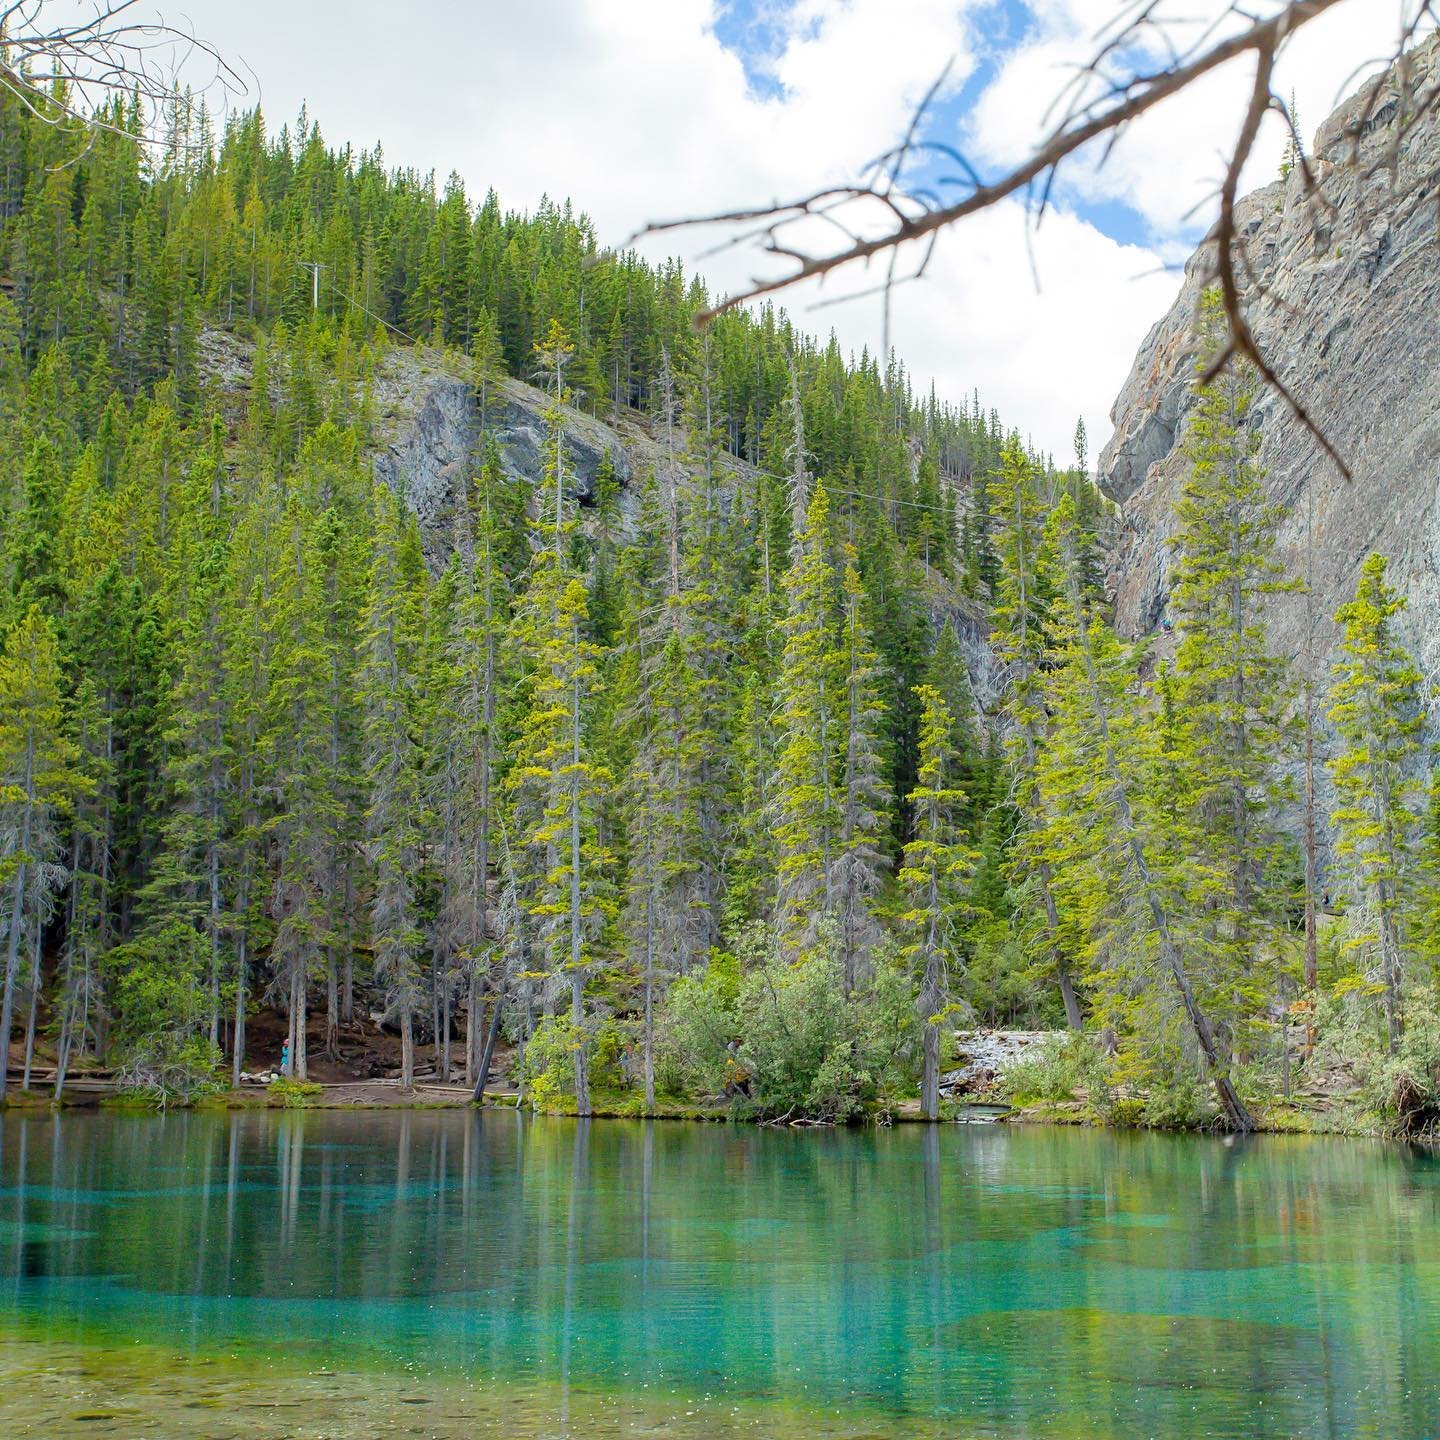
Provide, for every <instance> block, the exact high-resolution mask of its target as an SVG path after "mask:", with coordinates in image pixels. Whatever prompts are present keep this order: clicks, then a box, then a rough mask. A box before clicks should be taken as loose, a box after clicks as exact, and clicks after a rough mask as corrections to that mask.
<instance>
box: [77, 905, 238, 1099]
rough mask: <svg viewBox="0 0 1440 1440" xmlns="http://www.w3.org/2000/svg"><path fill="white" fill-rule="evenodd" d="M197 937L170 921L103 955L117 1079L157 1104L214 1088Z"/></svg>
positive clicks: (213, 1050)
mask: <svg viewBox="0 0 1440 1440" xmlns="http://www.w3.org/2000/svg"><path fill="white" fill-rule="evenodd" d="M206 963H207V955H206V950H205V945H204V942H203V939H202V937H201V936H200V935H199V933H198V932H197V931H195V930H194V929H193V928H192V927H190V926H187V925H184V924H183V923H177V924H174V925H170V926H167V927H165V928H164V929H162V930H159V931H156V932H154V933H152V934H150V935H147V936H146V937H144V938H143V939H140V940H136V941H132V942H131V943H129V944H126V945H117V946H116V947H115V948H114V949H113V950H111V951H110V952H109V953H108V955H107V956H106V957H105V968H106V972H107V976H108V979H109V982H110V986H111V994H112V997H113V1005H114V1010H115V1014H116V1017H117V1019H116V1024H115V1035H114V1042H115V1048H116V1054H117V1059H118V1066H117V1069H118V1073H119V1076H120V1080H121V1084H122V1087H123V1088H124V1089H126V1090H133V1091H136V1092H138V1093H140V1094H142V1095H145V1096H147V1097H150V1098H152V1099H153V1100H154V1101H155V1102H156V1103H158V1104H162V1105H164V1104H168V1103H173V1102H179V1103H182V1104H189V1103H191V1102H193V1101H194V1100H195V1099H197V1098H198V1097H199V1096H200V1095H203V1094H205V1093H206V1092H207V1091H209V1090H212V1089H215V1088H218V1083H219V1082H218V1080H217V1078H216V1067H217V1066H218V1065H219V1063H220V1053H219V1050H218V1048H217V1047H216V1046H215V1044H214V1043H213V1042H212V1041H211V1040H210V1039H209V1038H208V1036H207V1035H206V1034H205V1025H206V1021H207V1017H208V1014H209V1003H208V998H207V995H206V992H205V988H204V985H203V976H204V974H205V969H206Z"/></svg>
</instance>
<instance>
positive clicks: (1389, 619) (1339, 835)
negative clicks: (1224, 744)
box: [1329, 555, 1423, 1051]
mask: <svg viewBox="0 0 1440 1440" xmlns="http://www.w3.org/2000/svg"><path fill="white" fill-rule="evenodd" d="M1385 571H1386V565H1385V557H1384V556H1383V555H1370V556H1369V557H1368V558H1367V559H1366V561H1365V563H1364V565H1362V566H1361V569H1360V582H1359V585H1358V586H1357V588H1356V591H1355V598H1354V600H1352V601H1350V602H1349V603H1348V604H1345V605H1342V606H1341V607H1340V608H1339V610H1337V611H1336V612H1335V621H1336V624H1338V625H1340V626H1342V627H1343V629H1344V632H1345V638H1344V641H1343V642H1342V644H1341V650H1342V652H1343V655H1344V658H1343V659H1342V660H1340V661H1339V662H1338V663H1337V664H1336V666H1335V680H1334V683H1333V684H1332V685H1331V688H1330V711H1329V715H1330V721H1331V723H1332V724H1333V725H1334V726H1335V729H1336V730H1337V731H1338V732H1339V735H1340V739H1341V741H1342V743H1343V746H1344V748H1343V749H1342V750H1341V752H1340V754H1339V755H1337V756H1336V757H1335V759H1334V760H1332V761H1331V762H1330V773H1331V775H1332V776H1333V777H1334V780H1335V795H1336V808H1335V811H1334V813H1333V814H1332V815H1331V817H1330V818H1331V823H1332V824H1333V825H1334V826H1335V831H1336V842H1335V854H1336V858H1337V859H1338V860H1340V861H1341V862H1342V863H1343V864H1344V865H1345V867H1346V868H1347V869H1348V871H1349V873H1350V875H1351V878H1352V882H1353V885H1354V888H1355V892H1356V897H1357V899H1359V898H1362V897H1363V900H1364V901H1365V902H1366V903H1368V907H1369V916H1368V921H1369V924H1368V926H1367V927H1366V928H1365V929H1362V931H1361V937H1362V938H1366V939H1373V940H1378V942H1379V948H1380V965H1381V971H1382V974H1383V976H1384V983H1385V1021H1386V1028H1387V1030H1388V1032H1389V1041H1390V1049H1391V1050H1392V1051H1394V1050H1396V1049H1397V1048H1398V1047H1399V1044H1400V1037H1401V1035H1402V1033H1403V1031H1404V1027H1405V1016H1404V987H1405V968H1406V959H1407V950H1408V945H1409V942H1408V939H1407V936H1406V932H1405V907H1406V905H1407V903H1408V902H1409V901H1410V900H1411V899H1412V890H1413V885H1414V881H1415V844H1416V831H1417V829H1418V820H1417V816H1416V813H1415V798H1416V794H1417V791H1418V790H1419V783H1418V781H1417V780H1416V779H1415V778H1414V776H1413V775H1412V774H1411V773H1410V772H1411V767H1412V764H1413V761H1414V758H1415V756H1416V754H1417V751H1418V749H1419V743H1420V741H1419V737H1420V728H1421V724H1422V723H1423V710H1422V707H1421V703H1420V699H1421V687H1422V683H1423V682H1422V678H1421V675H1420V672H1419V670H1418V669H1417V668H1416V667H1415V663H1414V661H1413V660H1411V658H1410V656H1409V654H1408V653H1407V651H1406V649H1405V647H1404V645H1403V644H1402V643H1401V641H1400V639H1399V637H1398V636H1397V635H1396V633H1395V630H1396V626H1395V621H1396V617H1397V616H1398V615H1399V614H1400V613H1401V611H1402V610H1404V608H1405V599H1404V596H1402V595H1399V594H1397V593H1396V592H1395V590H1394V589H1392V588H1391V586H1390V584H1389V582H1388V581H1387V580H1386V575H1385ZM1367 930H1368V932H1369V933H1368V934H1367V933H1366V931H1367Z"/></svg>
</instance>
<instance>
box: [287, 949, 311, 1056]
mask: <svg viewBox="0 0 1440 1440" xmlns="http://www.w3.org/2000/svg"><path fill="white" fill-rule="evenodd" d="M306 988H307V987H306V985H305V971H304V969H303V967H297V968H296V971H295V998H294V1002H293V1004H292V1005H291V1011H292V1013H293V1015H294V1019H295V1040H294V1043H293V1044H292V1045H291V1047H290V1065H291V1068H292V1069H293V1070H294V1073H295V1078H296V1079H297V1080H308V1079H309V1078H310V1054H309V1048H308V1044H307V1040H306V1031H307V1030H308V1029H309V1020H310V1016H309V996H308V995H307V994H306Z"/></svg>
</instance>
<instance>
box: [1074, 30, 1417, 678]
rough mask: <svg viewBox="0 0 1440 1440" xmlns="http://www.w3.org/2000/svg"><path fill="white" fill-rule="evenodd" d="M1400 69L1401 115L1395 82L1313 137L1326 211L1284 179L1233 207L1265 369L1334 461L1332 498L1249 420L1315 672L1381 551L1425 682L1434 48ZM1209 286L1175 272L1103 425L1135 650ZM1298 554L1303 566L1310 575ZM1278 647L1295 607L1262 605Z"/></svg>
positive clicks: (1160, 578) (1274, 420)
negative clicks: (1304, 588)
mask: <svg viewBox="0 0 1440 1440" xmlns="http://www.w3.org/2000/svg"><path fill="white" fill-rule="evenodd" d="M1409 58H1410V67H1411V69H1410V75H1409V90H1408V92H1407V93H1408V95H1409V96H1410V97H1417V96H1418V97H1422V98H1424V97H1429V98H1430V99H1431V102H1432V103H1431V104H1430V106H1429V111H1428V113H1426V114H1424V115H1422V116H1421V117H1420V118H1419V119H1416V118H1415V110H1416V108H1417V107H1416V104H1415V101H1414V99H1407V96H1406V94H1402V92H1401V88H1400V86H1399V85H1398V83H1397V77H1396V76H1395V75H1394V74H1391V75H1388V76H1385V77H1383V78H1382V79H1380V80H1378V81H1376V82H1374V83H1373V85H1371V86H1367V87H1366V88H1365V89H1364V90H1362V91H1361V93H1359V94H1358V95H1356V96H1355V97H1353V98H1352V99H1350V100H1349V101H1347V102H1346V103H1345V104H1344V105H1342V106H1341V107H1340V109H1339V110H1337V111H1336V112H1335V114H1334V115H1332V116H1331V117H1330V118H1329V120H1327V121H1326V122H1325V124H1324V125H1323V126H1322V127H1321V129H1320V131H1319V133H1318V135H1317V136H1316V139H1315V144H1314V156H1313V163H1314V166H1315V169H1316V172H1317V175H1318V178H1319V182H1320V187H1321V191H1322V195H1323V201H1321V202H1318V203H1317V201H1316V200H1315V198H1314V197H1309V196H1307V195H1306V193H1305V185H1304V180H1303V177H1302V176H1301V174H1300V172H1299V171H1298V170H1297V171H1295V172H1293V173H1292V174H1291V175H1290V176H1289V177H1288V179H1285V180H1283V181H1277V182H1276V183H1275V184H1272V185H1269V186H1267V187H1266V188H1265V189H1263V190H1260V191H1258V192H1257V193H1255V194H1253V195H1250V196H1249V197H1247V198H1246V199H1245V200H1244V201H1243V202H1241V204H1240V205H1239V207H1238V210H1237V215H1238V219H1239V224H1240V228H1241V233H1242V234H1243V235H1244V237H1245V243H1246V253H1247V255H1248V258H1249V262H1250V266H1251V269H1252V271H1253V275H1254V280H1255V281H1256V282H1258V283H1256V284H1251V285H1250V286H1249V294H1248V314H1249V317H1250V322H1251V325H1252V327H1253V328H1254V331H1255V334H1256V337H1257V339H1258V340H1259V342H1260V345H1261V348H1262V350H1263V351H1264V353H1265V354H1266V356H1267V357H1268V358H1269V359H1270V361H1271V362H1272V363H1273V365H1274V367H1275V369H1276V371H1277V372H1278V373H1279V374H1280V375H1281V376H1283V377H1284V380H1285V383H1286V384H1287V385H1288V386H1289V387H1290V388H1291V390H1292V391H1293V393H1294V394H1295V396H1296V397H1297V399H1298V400H1299V401H1300V403H1301V404H1302V405H1304V406H1305V407H1306V409H1307V410H1308V411H1309V412H1310V413H1311V414H1312V415H1313V416H1314V417H1315V418H1316V420H1317V421H1318V422H1319V423H1320V425H1321V426H1322V427H1323V428H1324V430H1325V433H1326V435H1327V436H1328V437H1329V438H1330V440H1331V442H1332V443H1333V444H1334V445H1335V447H1336V449H1337V450H1338V451H1339V452H1340V454H1341V455H1343V456H1344V457H1345V459H1346V462H1347V464H1348V465H1349V466H1350V468H1351V469H1352V471H1353V476H1354V478H1353V479H1351V480H1346V479H1344V478H1343V476H1342V475H1341V473H1340V472H1339V470H1338V468H1337V467H1336V466H1335V465H1334V464H1333V463H1332V462H1331V461H1329V460H1328V459H1327V458H1326V456H1325V455H1324V453H1323V452H1322V451H1321V450H1320V448H1319V447H1318V446H1317V444H1316V443H1315V441H1314V439H1313V437H1312V436H1311V435H1310V434H1309V433H1308V432H1307V431H1306V429H1305V427H1304V426H1303V425H1302V424H1301V422H1300V421H1299V420H1298V419H1296V417H1295V416H1294V415H1293V414H1292V413H1291V412H1290V410H1289V409H1288V407H1287V406H1286V405H1285V403H1284V402H1283V400H1281V399H1280V398H1279V397H1277V396H1275V395H1272V394H1266V395H1265V396H1264V397H1263V398H1262V399H1261V400H1260V402H1259V403H1258V404H1257V405H1256V406H1255V409H1254V412H1253V423H1254V424H1255V426H1256V427H1257V429H1258V431H1259V436H1260V447H1259V459H1260V464H1261V465H1262V466H1263V467H1264V468H1265V470H1266V472H1267V479H1266V486H1267V489H1268V491H1269V494H1270V496H1271V498H1272V499H1274V500H1275V501H1277V502H1279V503H1280V504H1282V505H1283V506H1284V507H1285V510H1286V517H1285V519H1284V520H1283V522H1282V523H1281V525H1280V527H1279V530H1278V532H1277V536H1276V538H1277V542H1278V548H1279V554H1280V558H1281V559H1282V560H1283V561H1284V562H1285V564H1286V565H1287V566H1289V568H1290V569H1291V571H1292V572H1293V573H1295V574H1297V575H1302V574H1304V573H1306V571H1307V568H1308V570H1309V573H1310V576H1311V581H1312V585H1313V588H1314V609H1315V613H1316V615H1318V616H1319V617H1320V619H1321V624H1320V630H1319V635H1318V643H1317V645H1316V646H1315V648H1314V651H1313V655H1314V659H1313V664H1314V666H1315V669H1316V671H1317V673H1319V674H1321V675H1323V674H1324V673H1325V672H1326V671H1327V670H1328V666H1329V662H1330V660H1331V658H1332V653H1333V649H1334V646H1335V643H1336V640H1337V636H1336V632H1335V628H1334V626H1333V625H1332V624H1330V621H1329V617H1330V616H1332V615H1333V614H1334V611H1335V609H1336V607H1337V606H1338V605H1339V604H1341V603H1342V602H1343V601H1344V600H1346V599H1348V598H1349V597H1350V596H1351V595H1352V594H1353V593H1354V589H1355V583H1356V579H1357V575H1358V570H1359V566H1360V563H1361V562H1362V561H1363V559H1364V558H1365V556H1366V555H1367V554H1368V553H1369V552H1371V551H1375V550H1378V551H1380V552H1381V553H1383V554H1384V555H1386V556H1387V558H1388V559H1389V560H1390V563H1391V574H1392V578H1393V580H1394V582H1395V583H1396V584H1397V585H1398V586H1399V587H1401V588H1402V589H1403V590H1404V592H1405V593H1406V594H1407V595H1408V596H1409V600H1410V604H1409V609H1408V610H1407V612H1406V614H1405V617H1404V631H1405V638H1406V640H1407V641H1408V642H1409V643H1410V645H1411V646H1412V647H1413V649H1414V650H1415V652H1416V653H1417V655H1418V656H1419V657H1420V659H1421V662H1422V664H1423V666H1424V668H1425V669H1426V670H1427V672H1433V671H1434V670H1435V669H1436V667H1437V666H1440V244H1437V220H1440V214H1437V171H1440V106H1437V105H1435V104H1434V103H1433V101H1434V97H1435V95H1436V87H1437V85H1440V40H1432V41H1430V42H1428V43H1427V44H1426V45H1425V46H1423V47H1421V48H1420V49H1418V50H1416V51H1415V52H1413V53H1412V55H1411V56H1410V57H1409ZM1209 273H1210V258H1209V251H1208V249H1207V248H1206V247H1203V246H1202V248H1201V250H1200V252H1199V253H1198V254H1197V255H1196V256H1195V257H1194V258H1193V259H1192V260H1191V262H1190V264H1189V265H1188V266H1187V267H1186V271H1185V280H1184V284H1183V286H1182V287H1181V291H1180V295H1179V298H1178V299H1177V300H1176V302H1175V305H1174V307H1173V308H1172V309H1171V311H1170V313H1169V314H1168V315H1166V316H1165V318H1164V319H1163V320H1161V321H1160V323H1159V324H1157V325H1156V326H1155V328H1154V329H1153V330H1152V331H1151V332H1150V334H1149V335H1148V336H1147V337H1146V340H1145V343H1144V344H1143V345H1142V346H1141V349H1140V353H1139V355H1138V356H1137V357H1136V360H1135V365H1134V368H1133V369H1132V371H1131V373H1130V376H1129V378H1128V379H1127V380H1126V382H1125V385H1124V388H1123V389H1122V390H1121V392H1120V396H1119V399H1118V400H1117V401H1116V403H1115V407H1114V409H1113V411H1112V412H1111V418H1112V420H1113V422H1114V426H1115V433H1114V436H1113V438H1112V439H1111V440H1110V442H1109V444H1108V445H1107V446H1106V448H1105V450H1104V452H1103V454H1102V456H1101V460H1100V471H1101V483H1102V486H1103V487H1104V488H1105V490H1106V491H1107V492H1108V493H1109V494H1110V495H1111V497H1112V498H1113V499H1115V500H1117V501H1118V502H1119V503H1120V504H1121V506H1122V507H1123V526H1122V533H1121V535H1120V539H1119V543H1118V545H1117V547H1116V551H1115V555H1114V567H1113V576H1112V578H1113V582H1114V586H1115V594H1116V612H1117V620H1118V623H1119V625H1120V627H1121V629H1122V630H1123V631H1124V632H1126V633H1128V634H1131V635H1140V634H1145V633H1148V632H1151V631H1154V630H1156V629H1157V628H1160V627H1162V625H1163V621H1164V617H1165V612H1166V607H1167V603H1168V582H1167V575H1168V571H1169V568H1170V560H1171V548H1170V547H1171V540H1172V536H1173V534H1174V527H1175V503H1176V500H1177V499H1178V498H1179V495H1180V490H1181V486H1182V484H1183V481H1184V476H1185V474H1186V464H1185V459H1184V455H1183V437H1184V432H1185V425H1186V420H1187V417H1188V414H1189V411H1190V409H1191V406H1192V404H1193V396H1192V393H1191V392H1192V386H1193V380H1194V374H1195V361H1196V345H1195V341H1194V338H1193V321H1194V317H1195V311H1196V307H1197V303H1198V301H1199V298H1200V295H1201V292H1202V289H1203V287H1204V285H1205V283H1206V278H1207V276H1208V274H1209ZM1307 554H1308V566H1307ZM1269 620H1270V634H1271V637H1272V643H1273V644H1274V645H1275V646H1276V647H1277V649H1279V650H1280V651H1282V652H1284V653H1288V654H1290V655H1294V656H1297V657H1298V656H1301V655H1302V654H1303V652H1304V649H1305V628H1306V621H1305V604H1304V601H1303V600H1302V599H1300V598H1299V597H1297V596H1293V595H1282V596H1276V597H1274V599H1273V601H1272V602H1271V613H1270V616H1269Z"/></svg>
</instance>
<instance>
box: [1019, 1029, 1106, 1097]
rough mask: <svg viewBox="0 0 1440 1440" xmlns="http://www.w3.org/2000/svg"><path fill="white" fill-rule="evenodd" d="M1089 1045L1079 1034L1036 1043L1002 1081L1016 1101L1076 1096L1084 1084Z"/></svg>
mask: <svg viewBox="0 0 1440 1440" xmlns="http://www.w3.org/2000/svg"><path fill="white" fill-rule="evenodd" d="M1086 1048H1088V1047H1086V1046H1085V1044H1084V1042H1083V1041H1081V1040H1080V1039H1079V1038H1078V1037H1076V1038H1072V1037H1071V1036H1068V1035H1061V1036H1057V1037H1056V1038H1055V1039H1054V1040H1051V1041H1047V1042H1046V1043H1045V1044H1043V1045H1037V1046H1032V1047H1031V1049H1030V1050H1029V1051H1028V1052H1027V1053H1026V1055H1025V1058H1024V1059H1023V1060H1017V1061H1016V1062H1015V1063H1014V1064H1013V1065H1011V1066H1010V1067H1009V1069H1008V1070H1007V1071H1006V1073H1005V1076H1004V1080H1003V1082H1002V1089H1003V1090H1004V1093H1005V1096H1006V1098H1007V1099H1008V1100H1009V1101H1010V1103H1011V1104H1012V1105H1037V1104H1042V1103H1055V1102H1058V1101H1064V1100H1073V1099H1074V1098H1075V1091H1076V1090H1077V1089H1079V1088H1080V1087H1081V1086H1082V1085H1083V1084H1084V1080H1083V1075H1082V1071H1083V1058H1084V1057H1083V1055H1082V1051H1083V1050H1084V1049H1086Z"/></svg>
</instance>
